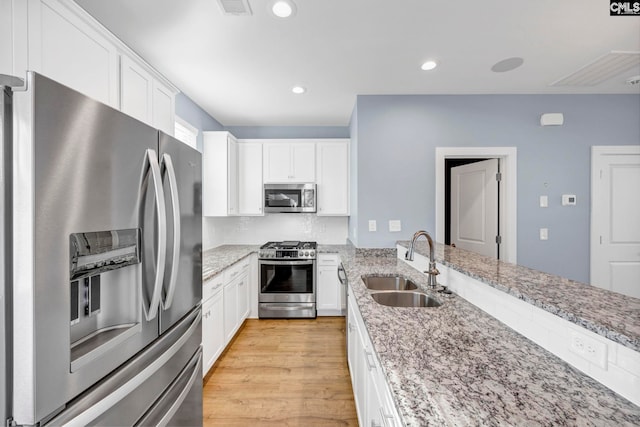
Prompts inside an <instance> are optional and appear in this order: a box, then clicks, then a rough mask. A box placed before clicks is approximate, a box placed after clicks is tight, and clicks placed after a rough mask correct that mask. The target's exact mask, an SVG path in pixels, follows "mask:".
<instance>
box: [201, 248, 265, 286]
mask: <svg viewBox="0 0 640 427" xmlns="http://www.w3.org/2000/svg"><path fill="white" fill-rule="evenodd" d="M259 248H260V245H222V246H218V247H216V248H213V249H208V250H206V251H204V253H203V254H202V283H203V284H204V282H206V281H207V280H209V279H211V278H212V277H213V276H215V275H216V274H218V273H220V272H221V271H222V270H224V269H225V268H228V267H231V266H232V265H233V264H235V263H236V262H238V261H240V260H242V259H244V258H246V257H248V256H249V255H251V254H252V253H253V252H257V251H258V249H259Z"/></svg>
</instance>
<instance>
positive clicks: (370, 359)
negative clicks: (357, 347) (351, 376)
mask: <svg viewBox="0 0 640 427" xmlns="http://www.w3.org/2000/svg"><path fill="white" fill-rule="evenodd" d="M364 354H365V359H366V361H367V368H369V370H370V371H372V370H374V369H376V362H375V360H373V353H371V352H369V351H365V352H364Z"/></svg>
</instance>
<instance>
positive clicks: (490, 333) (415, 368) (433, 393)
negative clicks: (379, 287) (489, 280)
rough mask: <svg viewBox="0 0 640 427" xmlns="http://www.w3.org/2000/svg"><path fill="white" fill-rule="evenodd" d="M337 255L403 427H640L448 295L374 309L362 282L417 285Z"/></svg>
mask: <svg viewBox="0 0 640 427" xmlns="http://www.w3.org/2000/svg"><path fill="white" fill-rule="evenodd" d="M340 253H341V255H342V261H343V264H344V265H345V268H346V271H347V275H348V278H349V286H350V290H351V292H352V293H353V295H354V297H355V298H356V301H357V303H358V307H359V309H360V312H361V314H362V317H363V319H364V323H365V325H366V328H367V331H368V333H369V336H370V338H371V341H372V343H373V346H374V348H375V351H376V353H377V356H378V359H379V360H380V364H381V366H382V369H383V371H384V373H385V376H386V378H387V382H388V383H389V386H390V388H391V390H392V394H393V397H394V401H395V403H396V407H397V408H398V412H399V413H400V416H401V418H402V421H403V423H404V425H407V426H426V425H437V426H440V425H452V426H467V425H473V426H480V425H482V426H485V425H488V426H502V425H510V426H512V425H513V426H524V425H526V426H537V425H545V426H550V425H572V426H574V425H575V426H591V425H594V426H599V425H607V426H609V425H611V426H613V425H616V426H618V425H640V408H639V407H638V406H635V405H634V404H632V403H631V402H629V401H627V400H626V399H624V398H622V397H620V396H619V395H617V394H615V393H614V392H613V391H611V390H609V389H608V388H606V387H605V386H603V385H602V384H600V383H598V382H597V381H595V380H593V379H592V378H590V377H588V376H587V375H584V374H582V373H581V372H579V371H578V370H576V369H574V368H573V367H571V366H570V365H569V364H567V363H565V362H563V361H562V360H560V359H559V358H557V357H555V356H554V355H552V354H551V353H549V352H548V351H546V350H544V349H543V348H541V347H539V346H537V345H536V344H534V343H533V342H531V341H529V340H528V339H526V338H524V337H523V336H521V335H520V334H518V333H517V332H515V331H513V330H512V329H510V328H508V327H507V326H505V325H504V324H502V323H501V322H500V321H498V320H496V319H494V318H493V317H491V316H489V315H487V314H486V313H484V312H483V311H482V310H480V309H478V308H476V307H475V306H473V305H472V304H470V303H468V302H467V301H465V300H464V299H462V298H460V297H458V296H456V295H455V294H454V295H452V296H448V297H447V296H443V295H441V294H437V295H435V297H436V298H437V299H439V300H440V301H442V302H443V305H442V306H441V307H438V308H395V307H386V306H383V305H380V304H378V303H376V302H375V301H374V300H373V299H372V298H371V296H370V294H369V291H368V290H367V289H366V288H365V286H364V283H363V282H362V280H361V276H362V275H367V274H381V275H394V274H401V275H404V276H406V277H408V278H410V279H412V280H413V281H415V282H416V283H417V284H418V285H419V286H421V287H423V288H424V289H426V285H427V282H426V280H427V279H426V277H425V275H423V274H421V273H420V272H418V271H417V270H415V269H413V268H412V267H410V266H409V265H407V264H406V263H404V262H403V261H401V260H398V259H396V258H390V257H387V258H383V257H361V256H356V255H355V251H353V250H349V249H347V248H345V249H343V250H341V251H340ZM427 292H428V291H427ZM428 293H429V292H428Z"/></svg>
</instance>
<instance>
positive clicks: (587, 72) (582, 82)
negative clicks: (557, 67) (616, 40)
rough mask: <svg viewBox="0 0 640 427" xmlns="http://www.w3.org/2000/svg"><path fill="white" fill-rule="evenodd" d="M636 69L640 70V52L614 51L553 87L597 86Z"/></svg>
mask: <svg viewBox="0 0 640 427" xmlns="http://www.w3.org/2000/svg"><path fill="white" fill-rule="evenodd" d="M634 67H636V68H638V69H640V52H617V51H612V52H609V53H607V54H605V55H602V56H601V57H599V58H598V59H596V60H595V61H593V62H591V63H589V64H587V65H585V66H584V67H582V68H580V69H579V70H578V71H576V72H574V73H572V74H569V75H568V76H565V77H563V78H561V79H560V80H556V81H555V82H553V83H551V86H595V85H597V84H600V83H602V82H603V81H605V80H608V79H610V78H611V77H614V76H616V75H618V74H620V73H623V72H625V71H628V70H629V69H631V68H634Z"/></svg>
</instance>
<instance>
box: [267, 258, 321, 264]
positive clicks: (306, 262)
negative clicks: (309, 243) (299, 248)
mask: <svg viewBox="0 0 640 427" xmlns="http://www.w3.org/2000/svg"><path fill="white" fill-rule="evenodd" d="M314 262H315V260H313V259H310V260H303V261H269V260H260V265H313V263H314Z"/></svg>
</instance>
